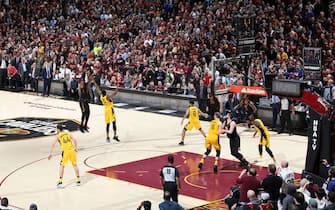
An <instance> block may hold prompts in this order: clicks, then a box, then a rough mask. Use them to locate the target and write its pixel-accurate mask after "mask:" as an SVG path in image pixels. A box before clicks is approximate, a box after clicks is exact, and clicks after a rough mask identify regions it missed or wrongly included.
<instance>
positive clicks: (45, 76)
mask: <svg viewBox="0 0 335 210" xmlns="http://www.w3.org/2000/svg"><path fill="white" fill-rule="evenodd" d="M52 71H53V70H52V68H51V67H50V79H52V77H53V76H52ZM42 78H43V79H47V70H46V68H45V67H43V68H42Z"/></svg>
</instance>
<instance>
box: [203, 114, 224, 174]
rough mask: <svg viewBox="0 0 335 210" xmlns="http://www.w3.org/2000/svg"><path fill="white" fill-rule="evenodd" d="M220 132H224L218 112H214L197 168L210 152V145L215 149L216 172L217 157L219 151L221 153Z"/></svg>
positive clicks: (216, 166)
mask: <svg viewBox="0 0 335 210" xmlns="http://www.w3.org/2000/svg"><path fill="white" fill-rule="evenodd" d="M221 133H224V132H223V129H222V123H221V121H220V113H219V112H215V113H214V120H212V121H211V122H210V124H209V128H208V132H207V136H206V143H205V148H206V152H205V153H204V155H203V157H202V159H201V160H200V162H199V164H198V168H199V169H202V166H203V164H204V162H205V159H206V157H207V156H208V155H209V153H210V152H211V150H212V147H214V149H215V151H216V156H215V162H214V173H217V172H218V164H219V158H220V153H221V145H220V141H219V137H220V134H221Z"/></svg>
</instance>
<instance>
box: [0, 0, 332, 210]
mask: <svg viewBox="0 0 335 210" xmlns="http://www.w3.org/2000/svg"><path fill="white" fill-rule="evenodd" d="M246 2H247V3H246ZM328 3H329V1H321V0H309V1H306V0H265V1H260V0H253V1H232V0H113V1H109V0H95V1H89V0H68V1H56V0H49V1H41V0H35V1H30V0H25V1H23V0H15V1H3V2H2V3H1V11H0V49H1V51H0V86H4V85H9V86H14V87H17V86H20V85H21V86H23V87H26V88H28V87H30V88H32V89H36V88H37V80H38V79H43V80H44V82H45V84H46V87H48V86H49V80H50V79H51V80H60V81H62V82H64V95H65V96H71V97H77V95H78V83H79V81H80V80H81V79H82V74H83V73H84V70H86V69H90V70H91V71H92V72H93V75H94V77H95V80H96V81H97V83H98V84H99V85H100V86H116V85H117V86H121V87H124V88H129V89H135V90H140V91H156V92H164V91H167V92H171V93H176V94H182V95H191V96H196V97H197V98H198V101H199V106H200V109H201V110H202V111H205V112H209V113H214V112H215V111H217V110H218V109H220V108H221V111H224V108H225V107H226V106H224V107H223V106H222V105H219V104H218V101H217V99H216V97H215V96H213V86H216V87H219V88H224V87H226V86H229V85H231V84H236V85H244V84H247V80H248V78H246V76H245V75H249V76H250V77H251V79H252V80H251V82H252V85H256V86H258V85H264V84H265V83H266V77H265V75H273V77H275V78H278V79H281V78H286V79H298V80H304V79H310V75H309V74H306V72H305V69H304V66H303V57H302V52H303V47H320V48H322V68H321V75H322V77H321V78H319V79H320V80H316V81H315V83H314V85H316V86H323V87H330V89H329V90H330V91H331V92H333V96H335V94H334V93H335V89H333V80H334V76H335V59H334V58H335V46H334V44H335V17H334V13H333V12H331V11H329V10H328ZM245 11H252V12H254V13H255V14H256V20H255V22H256V25H255V29H256V33H255V34H256V46H255V47H256V51H257V52H259V53H260V56H259V57H254V58H252V59H251V60H250V61H251V62H250V63H249V67H250V69H248V68H246V66H241V65H231V66H229V68H227V69H224V70H223V71H221V70H220V69H218V70H217V71H216V72H215V73H214V74H213V73H212V72H211V70H210V62H211V58H212V56H215V57H217V58H220V59H222V58H226V57H234V56H238V54H239V53H238V46H237V37H236V32H235V30H234V24H233V23H234V15H235V14H237V13H240V12H245ZM248 71H250V72H248ZM8 79H9V80H8ZM8 83H9V84H8ZM43 93H44V94H45V95H48V94H49V92H48V88H46V89H45V90H44V91H43ZM323 94H324V96H325V97H328V95H332V94H329V93H328V92H324V93H323ZM327 94H328V95H327ZM227 106H229V107H230V109H231V110H233V114H235V110H240V111H239V112H238V113H240V115H241V116H243V118H245V116H247V115H249V114H250V113H249V112H255V110H254V108H253V107H252V104H250V103H249V100H248V98H246V99H245V98H239V96H238V95H231V96H230V97H229V99H228V100H227ZM248 107H251V109H250V108H248ZM241 113H242V114H241ZM295 195H296V194H294V195H293V194H292V196H293V197H294V196H295ZM311 195H313V193H312V194H311ZM297 196H298V197H295V199H296V201H297V203H300V204H301V201H300V200H301V197H299V195H297ZM332 196H333V195H331V194H330V196H329V199H330V201H331V202H334V201H335V196H333V197H332ZM250 197H253V193H252V192H250ZM299 199H300V200H299ZM331 199H333V200H331ZM296 205H298V204H296Z"/></svg>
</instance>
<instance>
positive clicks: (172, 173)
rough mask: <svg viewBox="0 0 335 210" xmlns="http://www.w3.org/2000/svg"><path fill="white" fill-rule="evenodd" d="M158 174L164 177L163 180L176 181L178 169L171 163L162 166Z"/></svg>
mask: <svg viewBox="0 0 335 210" xmlns="http://www.w3.org/2000/svg"><path fill="white" fill-rule="evenodd" d="M160 176H161V177H162V178H163V179H164V183H165V182H174V183H176V182H177V180H176V178H177V177H179V171H178V169H177V168H176V167H175V166H173V165H166V166H164V167H163V168H162V170H161V172H160Z"/></svg>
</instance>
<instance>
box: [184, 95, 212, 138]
mask: <svg viewBox="0 0 335 210" xmlns="http://www.w3.org/2000/svg"><path fill="white" fill-rule="evenodd" d="M199 115H201V116H204V117H206V118H207V117H208V114H206V113H203V112H201V111H200V109H199V108H198V107H196V106H194V101H190V105H189V107H188V109H187V110H186V112H185V115H184V117H183V119H182V120H181V124H182V125H183V124H184V120H185V118H187V116H188V119H189V121H188V123H187V124H186V125H185V126H184V128H183V131H182V134H181V142H179V145H184V139H185V133H186V131H190V130H192V129H193V128H195V129H197V130H199V131H200V132H201V133H202V135H203V136H204V137H206V134H205V132H204V131H203V130H202V129H201V125H200V120H199Z"/></svg>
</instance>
